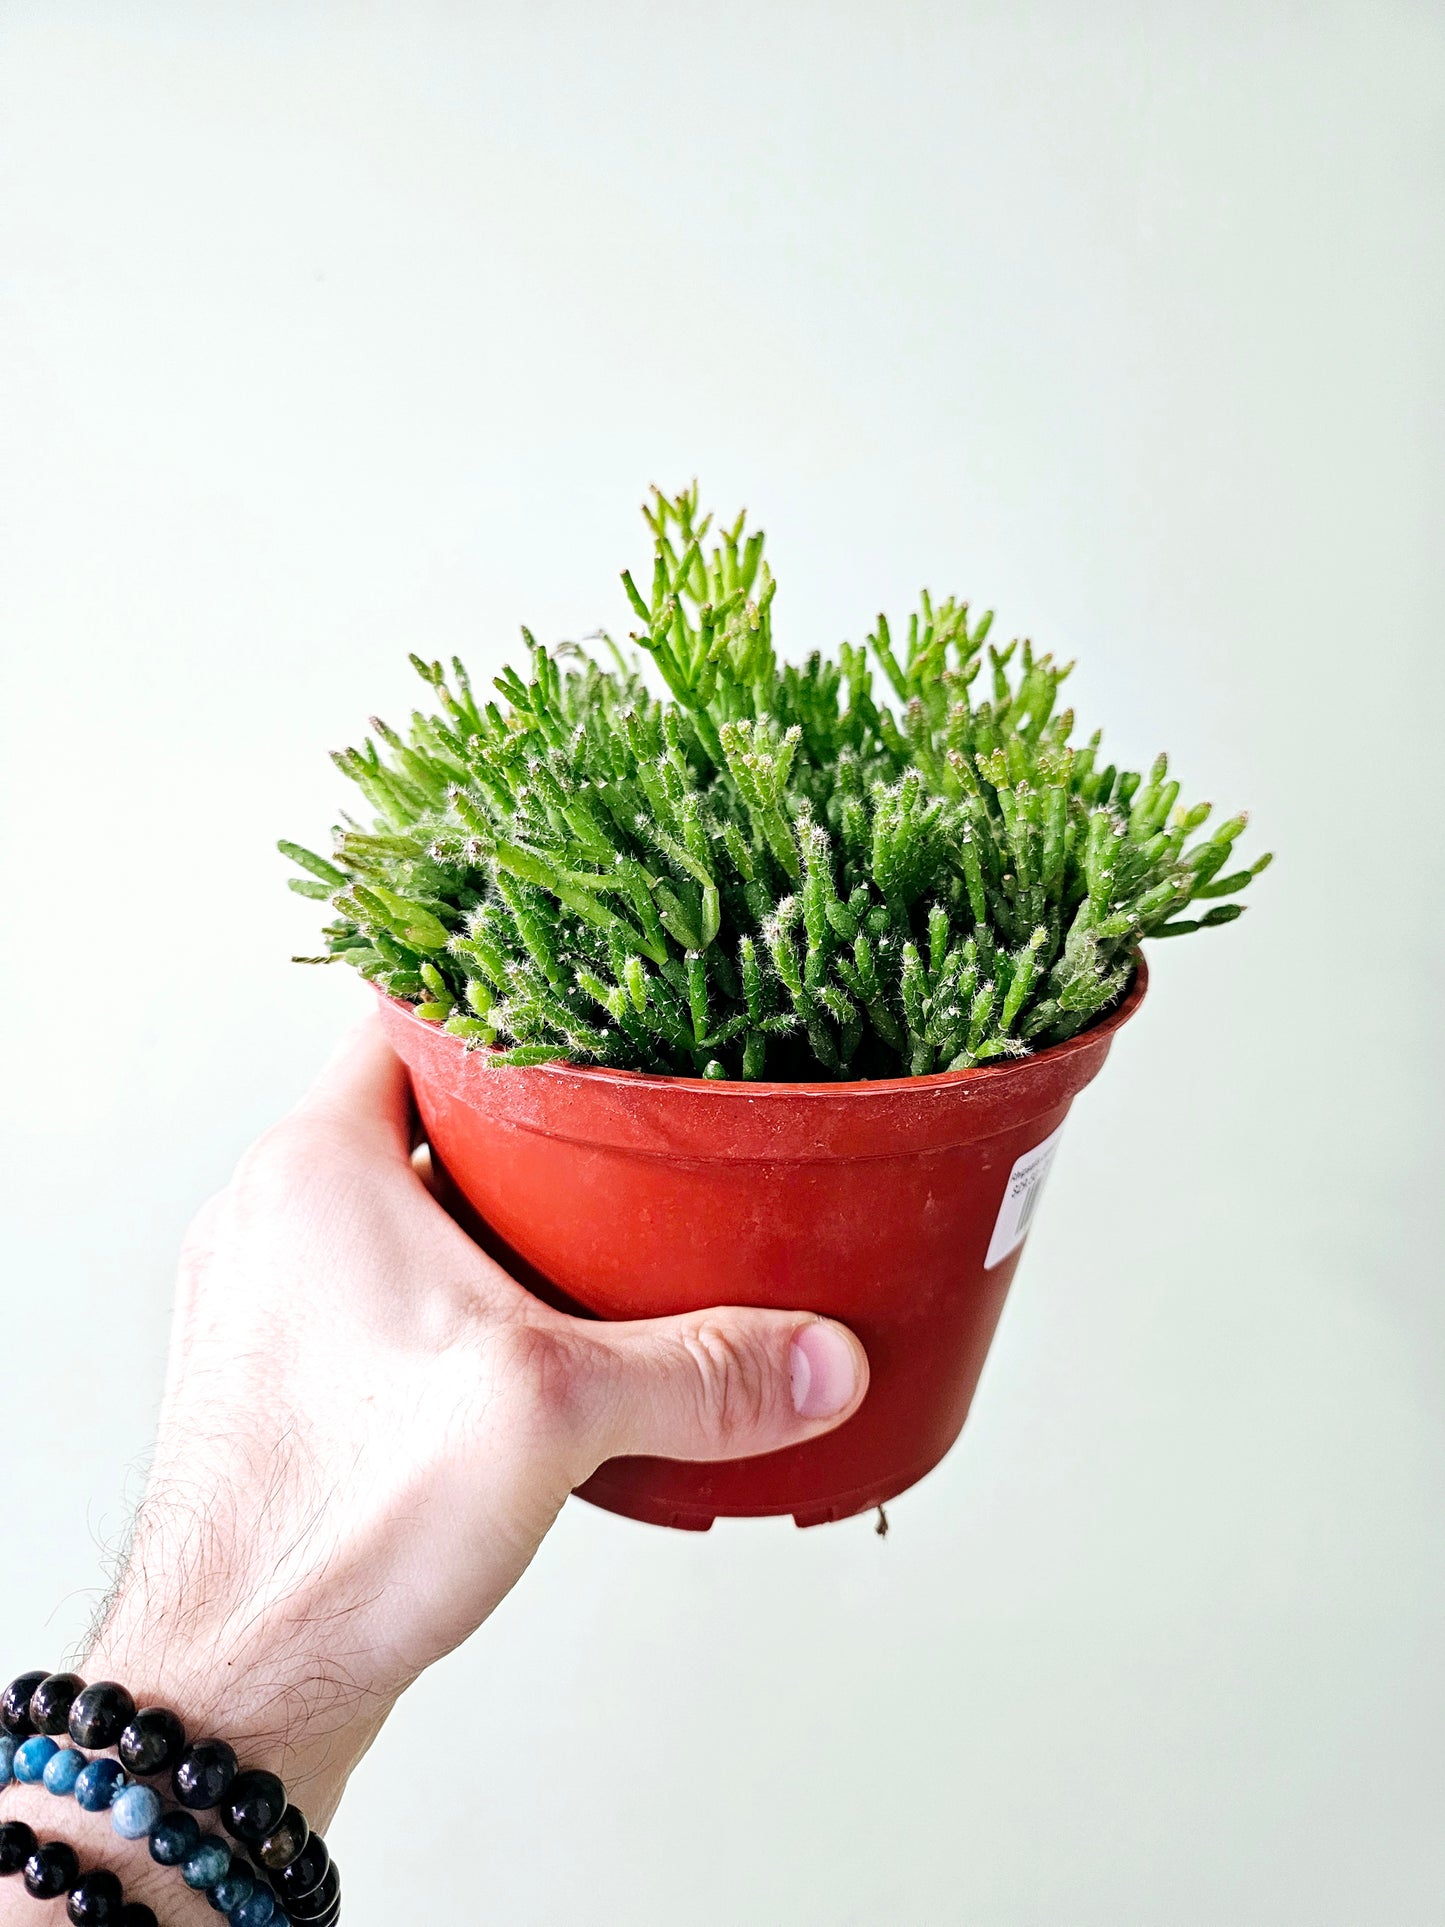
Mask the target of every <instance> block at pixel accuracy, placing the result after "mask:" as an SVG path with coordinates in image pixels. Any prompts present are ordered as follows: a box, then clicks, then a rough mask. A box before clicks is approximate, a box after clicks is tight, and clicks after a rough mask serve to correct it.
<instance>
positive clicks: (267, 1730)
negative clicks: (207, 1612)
mask: <svg viewBox="0 0 1445 1927" xmlns="http://www.w3.org/2000/svg"><path fill="white" fill-rule="evenodd" d="M80 1670H81V1671H82V1673H84V1675H85V1676H86V1677H87V1678H88V1679H113V1680H118V1681H120V1682H121V1683H122V1684H123V1685H124V1686H125V1687H126V1689H127V1690H128V1691H129V1692H130V1694H131V1695H132V1697H133V1698H134V1700H135V1702H136V1705H137V1706H164V1707H168V1708H170V1709H171V1710H172V1711H173V1712H175V1713H177V1714H178V1715H179V1716H180V1718H181V1719H182V1721H183V1722H184V1724H185V1727H186V1731H187V1733H188V1734H189V1736H190V1737H191V1739H192V1740H193V1741H194V1740H201V1739H210V1738H216V1739H223V1740H225V1741H226V1742H227V1744H228V1745H230V1746H231V1747H232V1748H233V1749H234V1750H235V1752H236V1754H237V1756H238V1758H239V1759H240V1762H241V1765H242V1767H244V1768H260V1769H264V1770H265V1771H267V1772H270V1773H274V1774H276V1776H277V1777H278V1778H279V1779H281V1780H283V1781H284V1782H285V1785H286V1789H287V1792H288V1794H289V1795H290V1798H291V1801H292V1803H293V1804H294V1805H296V1806H298V1807H299V1808H300V1809H301V1811H302V1812H303V1813H304V1814H305V1816H306V1818H307V1820H308V1822H309V1823H310V1825H311V1827H312V1829H313V1831H316V1832H320V1831H322V1830H323V1829H325V1828H326V1827H327V1826H329V1825H330V1823H331V1820H332V1818H333V1816H334V1815H335V1812H336V1809H337V1806H338V1805H339V1804H340V1801H341V1796H342V1794H343V1792H344V1791H345V1788H346V1782H347V1780H348V1779H349V1778H350V1775H351V1773H352V1771H353V1769H354V1768H355V1766H356V1765H357V1763H358V1761H360V1759H361V1758H362V1756H363V1755H364V1754H365V1753H366V1751H367V1749H368V1748H369V1747H370V1745H371V1743H372V1741H373V1740H374V1739H375V1738H376V1735H377V1733H378V1732H379V1731H380V1729H381V1725H382V1722H383V1721H384V1720H385V1718H386V1715H387V1713H388V1712H389V1711H390V1707H391V1702H390V1701H387V1702H386V1703H385V1704H380V1703H378V1702H377V1701H376V1700H375V1698H374V1697H371V1696H368V1695H366V1694H364V1693H362V1692H360V1691H358V1690H357V1689H356V1687H355V1686H354V1685H353V1683H352V1682H351V1681H349V1680H346V1679H342V1678H338V1677H337V1674H336V1669H335V1662H334V1660H333V1659H331V1658H327V1659H325V1660H323V1659H322V1658H320V1657H319V1656H317V1655H308V1654H307V1653H306V1652H305V1651H304V1649H303V1648H302V1647H301V1646H300V1645H298V1644H297V1643H296V1642H294V1641H279V1642H275V1641H272V1642H268V1641H267V1640H265V1639H264V1637H262V1636H261V1632H260V1629H259V1628H256V1629H252V1631H251V1632H250V1633H249V1635H248V1636H247V1637H245V1638H244V1639H238V1640H237V1641H236V1642H235V1643H234V1644H233V1645H232V1646H230V1647H229V1649H227V1648H226V1647H223V1646H218V1645H216V1644H214V1643H212V1642H210V1641H206V1642H204V1643H200V1644H197V1643H195V1642H190V1641H180V1640H176V1639H166V1638H157V1637H156V1636H155V1634H154V1633H153V1631H151V1630H150V1629H148V1628H147V1626H146V1624H145V1623H144V1622H143V1621H142V1622H139V1623H136V1622H134V1621H132V1620H131V1619H130V1618H129V1617H128V1615H127V1614H126V1612H125V1610H124V1603H123V1601H122V1602H118V1604H117V1607H116V1608H115V1609H114V1610H113V1611H112V1614H111V1615H110V1617H109V1618H108V1619H107V1620H106V1622H105V1625H104V1626H103V1627H102V1629H101V1631H100V1633H99V1635H98V1636H97V1638H96V1640H95V1641H94V1643H93V1644H92V1646H91V1648H90V1650H89V1652H88V1653H87V1654H86V1656H85V1658H84V1659H83V1660H82V1662H81V1666H80ZM157 1790H158V1791H159V1792H160V1793H161V1795H162V1797H163V1798H164V1799H165V1800H166V1802H167V1804H168V1805H169V1804H171V1803H172V1802H171V1800H170V1794H169V1787H168V1783H167V1782H165V1781H161V1782H157ZM202 1817H204V1816H202Z"/></svg>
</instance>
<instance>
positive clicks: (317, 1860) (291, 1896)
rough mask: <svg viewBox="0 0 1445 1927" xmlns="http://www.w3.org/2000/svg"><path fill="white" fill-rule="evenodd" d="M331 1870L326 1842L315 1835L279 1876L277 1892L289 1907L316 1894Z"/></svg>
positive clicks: (318, 1835) (277, 1878) (317, 1834)
mask: <svg viewBox="0 0 1445 1927" xmlns="http://www.w3.org/2000/svg"><path fill="white" fill-rule="evenodd" d="M330 1870H331V1854H330V1852H329V1851H328V1849H327V1845H326V1842H325V1841H324V1840H323V1839H322V1838H321V1835H320V1834H319V1833H313V1834H312V1836H311V1838H310V1839H309V1840H308V1841H307V1842H306V1845H305V1846H304V1847H303V1848H302V1849H301V1851H300V1853H298V1854H297V1856H296V1858H295V1859H294V1860H293V1861H292V1862H291V1865H290V1866H289V1867H287V1869H286V1870H285V1872H284V1873H281V1874H278V1875H277V1877H276V1890H277V1892H278V1893H279V1894H280V1896H281V1899H282V1901H283V1902H284V1903H285V1905H286V1906H287V1907H289V1906H290V1905H291V1904H292V1902H293V1901H296V1900H304V1899H305V1898H306V1897H307V1895H308V1894H314V1893H315V1892H316V1889H317V1888H318V1887H319V1886H320V1885H321V1883H322V1881H323V1880H324V1879H325V1878H326V1876H327V1874H328V1873H329V1872H330Z"/></svg>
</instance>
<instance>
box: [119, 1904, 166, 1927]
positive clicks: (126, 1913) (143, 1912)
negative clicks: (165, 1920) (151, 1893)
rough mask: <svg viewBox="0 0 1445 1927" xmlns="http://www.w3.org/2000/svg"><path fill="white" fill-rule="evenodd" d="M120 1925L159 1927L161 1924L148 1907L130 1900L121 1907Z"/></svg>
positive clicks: (122, 1926)
mask: <svg viewBox="0 0 1445 1927" xmlns="http://www.w3.org/2000/svg"><path fill="white" fill-rule="evenodd" d="M120 1927H161V1924H160V1922H159V1921H158V1920H157V1919H156V1917H155V1915H154V1914H153V1913H152V1912H151V1910H150V1908H149V1907H145V1906H142V1904H141V1902H140V1901H138V1900H131V1901H127V1903H126V1905H125V1906H124V1907H123V1908H122V1909H121V1916H120Z"/></svg>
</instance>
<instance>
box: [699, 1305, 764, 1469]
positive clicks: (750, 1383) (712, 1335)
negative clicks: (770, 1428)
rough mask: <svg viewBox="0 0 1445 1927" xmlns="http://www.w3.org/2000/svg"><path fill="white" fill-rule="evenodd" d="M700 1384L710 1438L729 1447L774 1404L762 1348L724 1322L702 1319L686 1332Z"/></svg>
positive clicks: (701, 1411)
mask: <svg viewBox="0 0 1445 1927" xmlns="http://www.w3.org/2000/svg"><path fill="white" fill-rule="evenodd" d="M682 1342H683V1345H684V1347H685V1349H686V1351H687V1353H688V1356H689V1357H690V1358H691V1360H692V1363H693V1367H694V1371H695V1383H696V1387H697V1400H698V1417H699V1419H700V1420H701V1422H702V1426H703V1429H704V1431H705V1433H706V1434H707V1436H708V1437H709V1438H710V1439H711V1440H712V1442H713V1443H714V1444H716V1445H719V1446H727V1445H729V1444H731V1443H732V1442H733V1441H735V1440H737V1439H740V1438H745V1437H746V1436H748V1435H749V1434H750V1433H753V1432H755V1431H757V1430H758V1429H759V1428H760V1427H762V1426H763V1424H764V1423H765V1421H766V1420H767V1418H768V1416H769V1413H770V1410H771V1406H772V1396H771V1374H770V1373H769V1372H768V1370H767V1367H766V1363H765V1361H764V1360H763V1358H762V1356H761V1354H760V1351H759V1348H758V1347H757V1345H755V1344H754V1343H752V1342H750V1341H749V1340H748V1339H746V1338H744V1337H742V1336H741V1335H740V1334H739V1333H737V1332H735V1331H730V1330H728V1329H727V1328H726V1327H725V1326H722V1325H718V1324H715V1323H712V1322H704V1323H702V1324H699V1325H696V1326H694V1327H693V1328H692V1329H691V1330H690V1331H687V1332H685V1333H684V1334H683V1340H682Z"/></svg>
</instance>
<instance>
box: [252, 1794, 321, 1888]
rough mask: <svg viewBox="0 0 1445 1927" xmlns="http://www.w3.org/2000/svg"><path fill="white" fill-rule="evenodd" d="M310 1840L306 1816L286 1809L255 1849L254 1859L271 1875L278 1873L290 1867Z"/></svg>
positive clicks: (294, 1808) (296, 1809) (295, 1810)
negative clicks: (268, 1869) (267, 1869)
mask: <svg viewBox="0 0 1445 1927" xmlns="http://www.w3.org/2000/svg"><path fill="white" fill-rule="evenodd" d="M310 1838H311V1829H310V1827H308V1826H307V1824H306V1816H305V1815H304V1814H303V1813H302V1812H301V1811H300V1810H299V1809H298V1808H296V1807H287V1809H286V1811H285V1812H284V1813H283V1814H282V1815H281V1818H280V1819H279V1820H278V1821H277V1822H276V1824H275V1826H274V1827H273V1828H272V1829H271V1831H270V1832H269V1833H268V1834H267V1835H266V1838H265V1839H264V1840H263V1841H262V1842H261V1844H260V1845H259V1846H258V1847H257V1849H256V1858H257V1859H258V1860H259V1861H260V1862H261V1865H262V1866H263V1867H269V1868H270V1870H271V1872H272V1873H280V1872H281V1870H282V1868H283V1867H289V1866H290V1865H291V1862H292V1861H293V1860H294V1859H295V1858H296V1857H297V1855H298V1854H299V1853H300V1852H301V1849H302V1848H303V1847H304V1846H305V1845H306V1842H307V1841H308V1840H309V1839H310Z"/></svg>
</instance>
